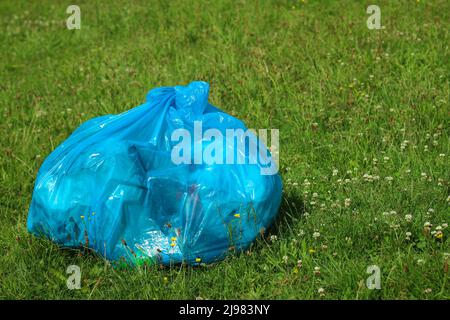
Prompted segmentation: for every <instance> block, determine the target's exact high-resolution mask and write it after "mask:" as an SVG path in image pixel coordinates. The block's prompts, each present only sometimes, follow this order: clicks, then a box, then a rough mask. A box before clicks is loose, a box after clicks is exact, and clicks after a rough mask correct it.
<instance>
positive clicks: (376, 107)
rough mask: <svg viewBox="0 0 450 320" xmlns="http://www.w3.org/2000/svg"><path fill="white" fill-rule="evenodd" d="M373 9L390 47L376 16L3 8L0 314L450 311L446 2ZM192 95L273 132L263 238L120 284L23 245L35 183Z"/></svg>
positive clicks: (81, 256)
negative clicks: (141, 116)
mask: <svg viewBox="0 0 450 320" xmlns="http://www.w3.org/2000/svg"><path fill="white" fill-rule="evenodd" d="M376 2H377V4H378V5H379V6H380V8H381V23H382V25H384V26H385V28H384V29H381V30H369V29H368V28H367V26H366V20H367V18H368V16H369V15H368V14H366V8H367V6H368V5H369V4H372V2H367V1H350V0H349V1H312V0H309V1H306V2H305V3H303V2H301V1H300V2H298V1H208V2H203V1H202V2H201V1H168V2H165V1H160V2H159V1H158V2H157V1H151V2H150V3H147V2H145V1H142V2H136V3H134V4H133V5H129V4H128V1H114V2H111V3H110V1H103V2H97V1H76V4H78V5H79V6H80V8H81V26H82V28H81V30H78V31H76V30H67V29H66V27H65V19H66V17H68V15H67V14H66V13H65V10H66V7H67V6H68V5H70V4H72V3H73V1H59V2H52V1H39V2H32V3H27V2H25V1H20V2H18V1H2V2H1V3H0V25H1V30H2V32H1V33H0V39H1V41H0V48H1V49H0V52H1V56H0V75H1V81H0V106H1V118H0V132H1V139H0V154H1V157H0V175H1V182H0V219H1V220H0V221H1V223H0V298H2V299H11V298H16V299H23V298H41V299H54V298H57V299H60V298H63V299H71V298H85V299H86V298H88V299H116V298H122V299H128V298H133V299H134V298H138V299H173V298H181V299H184V298H190V299H194V298H196V297H202V298H205V299H207V298H208V299H214V298H218V299H229V298H236V299H241V298H242V299H255V298H275V299H450V284H449V273H448V264H446V260H445V259H446V257H448V253H449V252H450V248H449V243H450V240H449V234H450V229H449V228H445V223H449V222H450V221H449V220H450V219H449V217H450V210H449V208H450V207H449V202H450V199H449V198H448V196H449V195H450V190H449V178H450V176H449V163H450V162H449V160H448V159H449V157H450V141H449V122H448V120H449V113H450V108H449V99H450V97H449V76H450V67H449V66H450V58H449V44H450V37H449V27H448V22H449V21H450V2H449V1H446V0H436V1H376ZM192 80H204V81H207V82H209V83H210V84H211V97H210V101H211V102H212V103H213V104H214V105H217V106H219V107H220V108H222V109H223V110H225V111H226V112H228V113H231V114H233V115H235V116H237V117H238V118H240V119H242V120H243V121H245V123H246V124H247V126H248V127H251V128H279V129H280V148H281V150H280V158H281V160H280V161H281V163H280V165H281V168H280V172H281V175H282V177H283V181H284V196H283V206H282V208H281V210H280V216H279V219H278V221H277V223H276V226H275V227H274V228H273V229H272V230H270V233H269V234H268V235H267V238H265V239H260V240H258V241H257V242H256V243H255V245H254V246H252V248H251V249H250V250H249V251H248V252H246V253H242V254H235V255H233V256H230V257H228V258H227V259H226V260H224V261H222V262H220V263H216V264H213V265H207V266H201V267H196V268H192V267H181V266H173V267H170V268H160V267H158V266H152V267H139V268H135V269H129V270H117V269H113V268H112V267H111V266H110V265H109V264H108V263H106V262H105V261H104V260H102V259H101V258H99V257H97V256H96V255H94V254H92V253H89V252H83V251H77V250H61V249H59V248H58V247H57V246H55V245H54V244H52V243H51V242H50V241H47V240H43V239H37V238H35V237H32V236H31V235H29V234H28V233H27V231H26V219H27V212H28V206H29V203H30V200H31V195H32V191H33V185H34V181H35V177H36V174H37V171H38V168H39V166H40V164H41V163H42V161H43V160H44V159H45V157H46V156H47V155H48V154H49V153H50V152H51V151H52V150H53V149H54V148H55V147H56V146H57V145H58V144H59V143H61V142H62V141H63V140H64V139H66V138H67V137H68V135H69V134H70V133H71V132H72V131H73V130H74V129H76V128H77V127H78V126H79V125H80V124H81V123H82V122H83V121H86V120H88V119H90V118H92V117H95V116H99V115H104V114H108V113H119V112H122V111H125V110H127V109H130V108H132V107H134V106H137V105H139V104H140V103H142V102H143V101H144V97H145V94H146V93H147V91H148V90H149V89H151V88H154V87H157V86H163V85H176V84H186V83H188V82H190V81H192ZM405 140H407V141H408V143H406V145H405V147H404V148H403V149H402V143H403V142H404V141H405ZM333 170H338V171H337V173H336V172H335V175H333ZM365 174H367V175H371V176H372V177H375V178H372V179H371V178H370V177H368V176H367V175H366V176H365ZM377 177H379V179H376V178H377ZM387 177H392V180H389V179H390V178H388V179H386V178H387ZM367 180H373V181H367ZM347 198H348V199H350V203H349V202H348V201H347V206H346V201H345V199H347ZM430 208H432V209H433V210H434V212H429V209H430ZM391 211H392V213H391V214H383V212H388V213H390V212H391ZM394 211H395V212H394ZM407 214H411V215H412V221H411V222H408V221H407V220H406V219H405V215H407ZM426 221H429V222H431V223H432V224H433V227H432V229H431V231H435V228H436V227H437V226H439V225H440V226H443V224H444V226H443V230H442V231H443V238H442V239H437V238H436V237H435V236H433V235H431V233H430V234H428V235H425V234H424V232H423V229H424V223H425V222H426ZM314 232H319V233H320V237H319V238H317V239H315V238H314V237H313V234H314ZM406 232H411V236H410V240H407V239H405V237H406V235H405V233H406ZM270 235H276V236H277V240H274V241H272V240H270ZM310 249H314V250H315V253H310ZM446 254H447V255H446ZM285 256H286V257H287V261H285V259H286V258H283V257H285ZM299 259H301V260H302V266H301V268H297V267H296V266H297V260H299ZM448 259H449V260H450V258H448ZM447 263H448V262H447ZM71 264H76V265H79V266H80V267H81V271H82V289H81V290H68V289H67V287H66V278H67V277H68V275H67V274H66V273H65V271H66V268H67V266H69V265H71ZM369 265H378V266H379V267H380V270H381V289H380V290H369V289H368V288H366V286H365V281H366V278H367V277H368V276H369V274H367V273H366V269H367V267H368V266H369ZM316 266H317V267H320V272H321V274H320V275H319V276H318V275H314V268H315V267H316ZM446 266H447V267H446ZM164 278H166V280H165V279H164ZM319 288H323V289H324V290H325V295H324V296H320V294H319V293H318V289H319ZM430 289H431V290H430Z"/></svg>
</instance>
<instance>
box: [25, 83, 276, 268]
mask: <svg viewBox="0 0 450 320" xmlns="http://www.w3.org/2000/svg"><path fill="white" fill-rule="evenodd" d="M208 93H209V85H208V84H207V83H205V82H192V83H191V84H189V85H188V86H175V87H161V88H156V89H153V90H151V91H150V92H149V94H148V95H147V99H146V102H145V103H144V104H143V105H141V106H138V107H136V108H133V109H131V110H129V111H127V112H124V113H121V114H118V115H107V116H102V117H98V118H94V119H92V120H89V121H87V122H85V123H84V124H82V125H81V126H80V127H79V128H78V129H77V130H75V132H73V134H72V135H71V136H70V137H69V138H68V139H67V140H65V141H64V142H63V143H62V144H61V145H59V146H58V147H57V148H56V149H55V150H54V151H53V152H52V153H51V154H50V155H49V156H48V157H47V159H45V161H44V163H43V164H42V166H41V168H40V170H39V173H38V175H37V179H36V183H35V187H34V192H33V197H32V202H31V205H30V210H29V215H28V230H29V231H30V232H31V233H32V234H35V235H37V236H43V237H47V238H49V239H51V240H53V241H54V242H56V243H57V244H59V245H60V246H62V247H78V248H79V247H89V248H91V249H93V250H95V251H96V252H97V253H99V254H100V255H102V256H104V257H105V258H106V259H108V260H113V261H125V262H126V263H127V264H128V263H132V264H139V263H142V262H143V261H149V262H157V263H162V264H170V263H181V262H184V263H189V264H197V263H200V262H205V263H208V262H213V261H216V260H218V259H221V258H223V257H224V256H225V255H226V254H227V252H230V248H234V249H236V250H245V249H246V248H248V246H249V245H250V244H251V243H252V241H254V240H255V238H256V237H257V236H258V235H259V234H260V232H261V231H262V230H265V229H267V227H268V226H269V225H270V224H271V223H272V222H273V221H274V218H275V216H276V214H277V212H278V209H279V206H280V201H281V192H282V184H281V179H280V176H279V175H278V174H277V173H276V171H274V172H271V173H269V174H267V173H265V174H262V168H263V167H264V166H266V167H267V162H264V163H262V161H260V160H258V161H257V162H256V163H255V161H253V163H250V161H247V160H249V159H250V157H251V156H253V155H254V151H252V150H251V148H250V147H248V148H247V149H244V151H242V144H241V145H240V146H241V149H239V148H238V147H237V146H238V144H239V142H244V145H245V146H249V145H250V142H249V141H255V140H252V139H250V138H254V137H255V136H253V135H249V136H245V135H240V136H239V135H238V134H236V135H234V136H230V137H232V139H229V140H224V142H223V141H222V142H223V143H222V144H217V143H218V142H220V141H219V138H218V137H220V134H222V135H223V137H226V134H227V132H228V131H230V130H229V129H231V132H234V133H236V131H239V129H242V131H245V130H247V128H246V127H245V125H244V124H243V123H242V122H241V121H239V120H238V119H236V118H234V117H232V116H230V115H228V114H226V113H224V112H223V111H221V110H219V109H218V108H216V107H214V106H212V105H211V104H209V103H208ZM199 127H201V129H202V133H206V132H208V129H214V130H216V131H214V130H213V131H212V132H213V133H215V134H216V135H210V136H209V137H208V136H205V135H200V136H199V135H198V134H197V136H196V134H195V133H196V132H197V131H198V130H197V129H198V128H199ZM195 130H197V131H195ZM227 130H228V131H227ZM233 130H234V131H233ZM197 133H198V132H197ZM241 133H242V132H241ZM183 134H184V135H183ZM186 134H188V135H189V134H191V136H190V137H189V136H187V137H186ZM183 137H184V138H183ZM249 137H250V138H249ZM174 138H175V139H174ZM256 141H257V144H258V148H257V150H258V151H257V152H258V153H259V154H265V155H266V156H268V157H270V152H268V150H267V148H266V147H265V145H264V144H263V143H261V141H260V140H259V139H258V138H257V140H256ZM214 142H216V144H214ZM182 143H184V144H182ZM189 143H191V146H190V148H189ZM213 144H214V146H215V148H211V146H213ZM183 146H185V148H184V147H183ZM208 148H209V149H211V150H213V151H212V152H211V153H210V155H211V156H212V157H213V160H214V159H215V160H216V161H215V162H214V161H212V160H211V159H209V160H208V159H206V160H205V159H202V156H204V155H203V154H202V152H205V151H207V150H208ZM253 150H254V149H253ZM252 152H253V153H252ZM214 157H215V158H214ZM239 157H241V158H240V159H241V163H238V161H237V160H238V158H239ZM210 158H211V157H210ZM242 159H244V160H245V161H244V163H242ZM258 159H259V158H258ZM202 160H204V161H202ZM222 160H223V161H222ZM228 160H229V161H228ZM266 160H267V159H266ZM227 161H228V162H227ZM230 163H231V164H230Z"/></svg>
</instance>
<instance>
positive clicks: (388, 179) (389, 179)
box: [384, 176, 394, 182]
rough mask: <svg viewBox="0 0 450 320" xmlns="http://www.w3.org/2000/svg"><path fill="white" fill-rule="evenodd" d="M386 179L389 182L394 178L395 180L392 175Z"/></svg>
mask: <svg viewBox="0 0 450 320" xmlns="http://www.w3.org/2000/svg"><path fill="white" fill-rule="evenodd" d="M384 179H385V180H386V181H389V182H391V181H392V180H394V178H392V177H391V176H388V177H386V178H384Z"/></svg>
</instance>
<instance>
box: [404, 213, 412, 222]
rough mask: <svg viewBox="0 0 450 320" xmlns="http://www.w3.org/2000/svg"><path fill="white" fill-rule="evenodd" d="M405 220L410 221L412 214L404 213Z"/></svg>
mask: <svg viewBox="0 0 450 320" xmlns="http://www.w3.org/2000/svg"><path fill="white" fill-rule="evenodd" d="M405 220H406V221H407V222H411V221H412V215H411V214H407V215H405Z"/></svg>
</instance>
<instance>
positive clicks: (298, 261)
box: [297, 260, 303, 268]
mask: <svg viewBox="0 0 450 320" xmlns="http://www.w3.org/2000/svg"><path fill="white" fill-rule="evenodd" d="M302 265H303V261H302V260H297V267H298V268H301V267H302Z"/></svg>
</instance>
